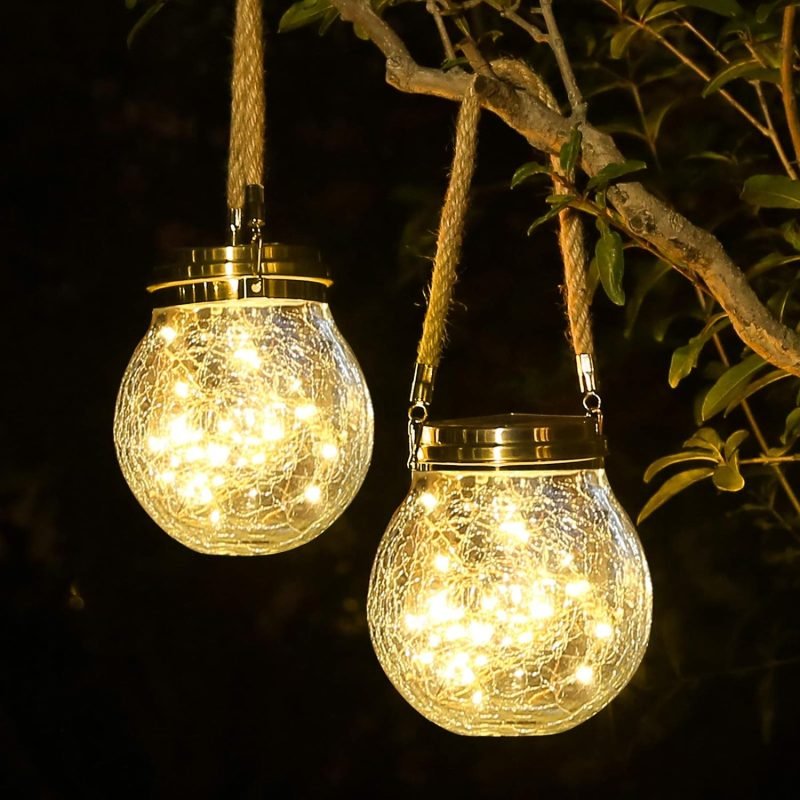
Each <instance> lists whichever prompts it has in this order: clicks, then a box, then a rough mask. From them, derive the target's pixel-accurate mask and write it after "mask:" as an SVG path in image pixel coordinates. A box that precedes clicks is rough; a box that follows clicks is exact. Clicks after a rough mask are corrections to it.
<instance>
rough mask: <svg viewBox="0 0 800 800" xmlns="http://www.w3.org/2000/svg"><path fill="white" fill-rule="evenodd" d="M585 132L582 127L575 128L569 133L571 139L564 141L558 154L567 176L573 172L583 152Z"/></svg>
mask: <svg viewBox="0 0 800 800" xmlns="http://www.w3.org/2000/svg"><path fill="white" fill-rule="evenodd" d="M582 139H583V134H582V133H581V129H580V128H577V127H576V128H573V129H572V131H571V132H570V134H569V139H568V140H567V141H566V142H565V143H564V145H563V146H562V148H561V152H560V153H559V154H558V160H559V162H560V164H561V169H562V171H563V172H564V174H565V175H566V176H569V175H571V174H572V170H573V169H575V164H576V163H577V161H578V156H579V155H580V152H581V140H582Z"/></svg>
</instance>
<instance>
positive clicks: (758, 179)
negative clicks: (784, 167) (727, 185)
mask: <svg viewBox="0 0 800 800" xmlns="http://www.w3.org/2000/svg"><path fill="white" fill-rule="evenodd" d="M742 199H743V200H745V201H746V202H748V203H750V204H751V205H754V206H758V207H759V208H792V209H800V181H793V180H792V179H791V178H787V177H785V176H784V175H753V176H752V177H751V178H748V179H747V180H746V181H745V183H744V189H743V190H742Z"/></svg>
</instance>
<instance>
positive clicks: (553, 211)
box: [528, 194, 577, 236]
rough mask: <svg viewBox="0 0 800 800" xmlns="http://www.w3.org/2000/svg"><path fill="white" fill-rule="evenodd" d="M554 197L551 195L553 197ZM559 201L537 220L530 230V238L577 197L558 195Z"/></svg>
mask: <svg viewBox="0 0 800 800" xmlns="http://www.w3.org/2000/svg"><path fill="white" fill-rule="evenodd" d="M552 196H553V195H551V197H552ZM557 197H558V200H557V202H554V203H553V205H552V206H551V208H550V210H549V211H548V212H547V213H546V214H542V216H541V217H539V218H538V219H535V220H534V221H533V222H532V223H531V225H530V227H529V228H528V236H530V235H531V234H532V233H533V232H534V231H535V230H536V229H537V228H538V227H539V226H540V225H544V223H545V222H549V221H550V220H551V219H553V217H555V216H556V215H557V214H558V212H559V211H561V210H562V209H564V208H566V207H567V206H568V205H569V204H570V203H571V202H573V200H577V198H576V197H575V195H573V194H563V195H557Z"/></svg>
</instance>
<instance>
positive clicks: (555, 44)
mask: <svg viewBox="0 0 800 800" xmlns="http://www.w3.org/2000/svg"><path fill="white" fill-rule="evenodd" d="M542 16H543V17H544V22H545V26H546V27H547V38H548V40H549V44H550V49H551V50H552V51H553V55H555V57H556V62H557V63H558V70H559V72H560V73H561V80H562V81H563V82H564V88H565V89H566V90H567V98H568V100H569V105H570V108H571V109H572V115H573V117H575V118H576V119H578V120H579V121H581V122H582V121H583V120H584V119H586V101H585V100H584V99H583V95H582V94H581V90H580V89H579V88H578V82H577V81H576V80H575V73H574V71H573V69H572V64H571V63H570V60H569V56H568V55H567V48H566V47H565V45H564V40H563V39H562V37H561V32H560V31H559V30H558V23H557V22H556V17H555V14H553V0H542Z"/></svg>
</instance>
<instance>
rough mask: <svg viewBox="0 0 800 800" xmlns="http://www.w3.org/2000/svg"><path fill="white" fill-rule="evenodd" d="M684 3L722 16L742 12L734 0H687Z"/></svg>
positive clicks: (730, 15)
mask: <svg viewBox="0 0 800 800" xmlns="http://www.w3.org/2000/svg"><path fill="white" fill-rule="evenodd" d="M686 5H687V6H695V7H696V8H704V9H705V10H706V11H713V12H714V13H715V14H720V15H721V16H723V17H736V16H738V15H739V14H742V13H743V11H742V7H741V6H740V5H739V3H737V2H736V0H688V2H687V3H686Z"/></svg>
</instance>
